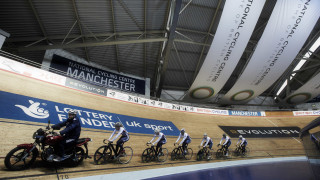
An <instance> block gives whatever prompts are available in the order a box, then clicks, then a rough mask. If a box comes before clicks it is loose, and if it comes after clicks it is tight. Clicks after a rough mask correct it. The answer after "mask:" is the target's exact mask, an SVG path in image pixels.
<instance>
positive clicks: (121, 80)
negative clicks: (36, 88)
mask: <svg viewBox="0 0 320 180" xmlns="http://www.w3.org/2000/svg"><path fill="white" fill-rule="evenodd" d="M52 68H54V69H52ZM56 69H57V70H60V71H62V72H65V73H66V74H67V75H68V76H70V77H73V78H77V79H79V80H83V81H86V82H90V83H93V84H100V85H102V86H104V87H106V88H108V87H109V88H114V89H119V90H122V91H127V92H132V93H138V94H143V95H145V84H146V82H145V80H141V79H137V78H133V77H129V76H124V75H121V74H116V73H112V72H109V71H105V70H102V69H98V68H94V67H91V66H88V65H85V64H82V63H79V62H76V61H72V60H70V59H67V58H64V57H61V56H58V55H56V54H54V55H53V56H52V61H51V64H50V71H52V72H55V70H56Z"/></svg>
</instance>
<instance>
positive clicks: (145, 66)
mask: <svg viewBox="0 0 320 180" xmlns="http://www.w3.org/2000/svg"><path fill="white" fill-rule="evenodd" d="M146 32H147V0H144V38H145V39H147V34H146ZM143 45H144V46H143V50H144V53H143V54H144V56H143V65H144V68H143V69H144V73H143V75H144V78H147V43H144V44H143Z"/></svg>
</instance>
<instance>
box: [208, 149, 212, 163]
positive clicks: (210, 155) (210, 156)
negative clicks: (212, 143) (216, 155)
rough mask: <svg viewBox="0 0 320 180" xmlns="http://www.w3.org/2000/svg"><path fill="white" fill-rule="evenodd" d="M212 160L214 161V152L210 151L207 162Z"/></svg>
mask: <svg viewBox="0 0 320 180" xmlns="http://www.w3.org/2000/svg"><path fill="white" fill-rule="evenodd" d="M212 159H213V150H212V149H209V151H208V156H207V161H209V160H212Z"/></svg>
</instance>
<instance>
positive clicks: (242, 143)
mask: <svg viewBox="0 0 320 180" xmlns="http://www.w3.org/2000/svg"><path fill="white" fill-rule="evenodd" d="M240 141H241V143H240ZM239 143H240V145H239V146H240V148H241V151H242V153H244V152H245V149H246V146H247V144H248V141H247V140H246V138H244V137H243V136H242V135H240V136H239V140H238V142H237V145H238V144H239Z"/></svg>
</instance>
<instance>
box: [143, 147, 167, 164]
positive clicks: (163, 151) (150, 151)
mask: <svg viewBox="0 0 320 180" xmlns="http://www.w3.org/2000/svg"><path fill="white" fill-rule="evenodd" d="M149 145H150V143H147V146H149ZM167 159H168V149H167V148H160V149H159V152H158V155H156V147H155V146H153V145H152V146H151V147H148V148H146V149H145V150H144V151H143V153H142V156H141V160H142V162H150V161H155V160H157V161H158V162H165V161H166V160H167Z"/></svg>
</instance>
